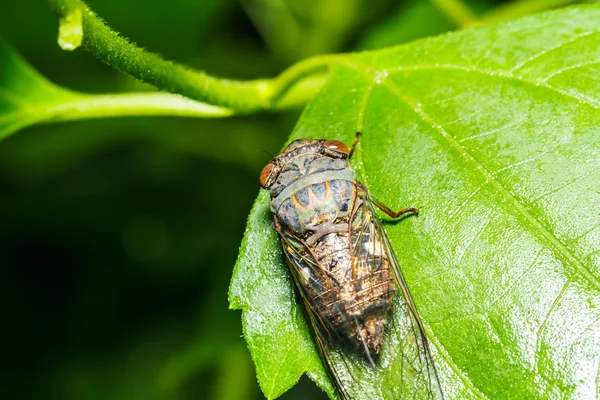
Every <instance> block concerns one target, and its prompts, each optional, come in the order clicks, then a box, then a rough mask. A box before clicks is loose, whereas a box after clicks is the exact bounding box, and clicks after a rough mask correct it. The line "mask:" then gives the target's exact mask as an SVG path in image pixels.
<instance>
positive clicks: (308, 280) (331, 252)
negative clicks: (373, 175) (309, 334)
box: [270, 151, 395, 361]
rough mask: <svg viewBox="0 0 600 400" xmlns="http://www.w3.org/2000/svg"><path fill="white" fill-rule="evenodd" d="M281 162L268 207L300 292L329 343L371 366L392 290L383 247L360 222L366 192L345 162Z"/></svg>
mask: <svg viewBox="0 0 600 400" xmlns="http://www.w3.org/2000/svg"><path fill="white" fill-rule="evenodd" d="M283 161H284V162H283V163H282V164H281V166H280V168H281V170H280V172H279V176H278V178H277V181H276V182H275V183H274V184H273V185H272V186H271V187H270V190H271V198H272V203H271V209H272V211H273V213H274V218H275V228H276V229H277V231H278V232H279V234H280V237H281V239H282V245H283V249H284V252H285V253H286V257H287V260H288V264H290V269H291V270H292V274H293V275H294V278H295V280H296V283H297V285H298V288H299V290H300V292H301V293H300V294H301V295H302V296H303V298H304V300H305V301H306V302H307V303H308V305H309V306H310V307H311V309H312V310H313V311H314V313H315V314H316V315H317V317H318V320H319V325H320V326H319V327H318V328H319V329H320V330H321V331H322V332H324V334H325V335H326V336H327V337H328V339H329V341H330V343H333V344H335V345H345V346H346V347H349V348H350V349H351V350H353V351H354V352H356V353H358V354H363V355H366V356H367V358H368V359H369V360H370V361H373V360H374V359H375V358H376V357H377V355H378V354H379V352H380V349H381V345H382V340H383V335H384V332H385V329H386V324H387V321H388V319H389V314H390V310H391V304H392V293H393V292H394V290H395V286H394V283H393V278H392V272H391V271H390V268H389V267H390V266H389V260H388V259H387V258H386V257H385V256H384V254H385V252H384V251H382V249H381V248H380V247H381V246H383V244H382V243H376V242H374V240H375V238H374V236H373V232H370V231H369V230H368V229H365V225H364V224H363V223H362V216H361V213H362V210H363V209H364V207H363V206H364V204H363V202H364V201H368V200H367V199H366V198H365V197H364V196H363V195H364V194H365V192H364V189H362V186H361V185H360V184H357V182H356V181H355V172H354V171H353V169H352V168H351V167H350V165H349V163H348V161H347V160H346V159H342V158H337V159H336V158H332V157H329V156H326V155H322V154H319V153H318V152H316V151H315V152H311V151H308V152H304V153H301V154H294V155H293V156H288V159H284V160H283ZM357 257H360V258H362V260H361V262H357Z"/></svg>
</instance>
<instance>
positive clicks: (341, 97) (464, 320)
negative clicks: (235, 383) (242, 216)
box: [230, 6, 600, 399]
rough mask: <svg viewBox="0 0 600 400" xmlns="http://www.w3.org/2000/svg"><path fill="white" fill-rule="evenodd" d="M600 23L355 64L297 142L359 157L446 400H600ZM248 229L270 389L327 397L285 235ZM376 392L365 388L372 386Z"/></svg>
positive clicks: (313, 106) (244, 271)
mask: <svg viewBox="0 0 600 400" xmlns="http://www.w3.org/2000/svg"><path fill="white" fill-rule="evenodd" d="M599 39H600V7H598V6H587V7H578V8H570V9H565V10H561V11H555V12H550V13H546V14H542V15H537V16H532V17H528V18H524V19H521V20H518V21H513V22H508V23H503V24H500V25H497V26H492V27H487V28H482V29H476V30H468V31H463V32H460V33H455V34H449V35H445V36H441V37H437V38H433V39H427V40H423V41H419V42H415V43H412V44H409V45H405V46H401V47H396V48H391V49H387V50H381V51H375V52H367V53H359V54H355V55H350V56H348V57H347V58H346V59H344V60H340V61H339V62H338V63H336V64H335V65H334V66H332V69H331V75H330V79H329V81H328V82H327V84H326V85H325V86H324V87H323V89H322V90H321V91H320V93H319V94H318V95H317V96H316V98H315V99H314V100H313V101H312V102H311V103H310V104H309V105H308V106H307V108H306V110H305V112H304V114H303V116H302V118H301V119H300V121H299V122H298V124H297V126H296V129H295V131H294V133H293V134H292V137H291V139H294V138H299V137H323V136H325V137H327V138H336V139H341V140H344V141H345V142H346V143H350V142H351V140H352V138H353V136H354V133H355V132H356V131H357V130H361V131H362V132H363V139H362V140H361V142H360V145H359V149H358V153H357V154H356V155H355V157H354V159H353V164H354V166H355V167H356V168H357V170H358V174H359V177H360V179H361V180H362V181H363V182H364V183H366V184H367V185H368V186H369V188H370V190H371V192H373V193H374V194H375V195H376V196H377V197H378V198H380V199H381V200H383V201H384V202H385V203H386V204H388V205H390V206H391V207H392V208H402V207H407V206H416V207H419V208H420V209H421V211H422V213H421V215H420V216H419V217H418V218H409V219H406V220H404V221H402V222H401V223H397V224H386V230H387V232H388V234H389V237H390V240H391V242H392V245H393V247H394V249H395V251H396V255H397V257H398V260H399V262H400V265H401V266H402V268H403V271H404V273H405V276H406V279H407V281H408V284H409V286H410V288H411V290H412V293H413V296H414V299H415V302H416V304H417V307H418V308H419V310H420V313H421V315H422V317H423V320H424V321H425V324H426V327H427V330H428V333H429V336H430V338H431V341H432V343H433V347H434V353H435V359H436V362H437V364H438V368H439V371H440V379H441V381H442V386H443V389H444V391H445V394H446V396H447V398H449V399H455V398H485V397H488V398H508V397H510V398H528V399H531V398H572V399H581V398H596V397H598V396H600V389H599V388H598V387H599V381H598V379H599V378H598V369H599V361H600V329H599V328H598V326H599V325H600V215H599V214H600V168H599V166H600V81H599V79H598V77H599V76H600V40H599ZM270 220H271V217H270V213H269V209H268V194H267V193H265V192H264V191H261V193H260V195H259V197H258V199H257V201H256V204H255V206H254V208H253V210H252V212H251V214H250V218H249V221H248V228H247V231H246V236H245V238H244V241H243V243H242V248H241V253H240V257H239V260H238V263H237V265H236V268H235V272H234V276H233V280H232V283H231V289H230V303H231V306H232V307H233V308H240V309H242V310H243V314H242V320H243V327H244V335H245V337H246V341H247V343H248V345H249V348H250V352H251V354H252V357H253V359H254V362H255V365H256V370H257V376H258V380H259V382H260V385H261V387H262V389H263V391H264V393H265V395H266V396H267V398H269V399H271V398H275V397H277V396H279V395H280V394H282V393H283V392H285V391H286V390H287V389H289V388H290V387H291V386H293V385H294V384H295V382H296V381H297V380H298V379H299V377H300V376H301V374H302V373H304V372H307V373H308V374H309V376H310V377H311V378H313V379H314V380H316V381H317V383H318V384H319V385H320V386H322V387H324V388H325V389H326V390H327V391H329V392H330V393H331V391H330V386H329V384H328V381H327V377H326V375H325V374H324V371H323V368H322V366H321V364H320V361H319V358H318V354H317V351H316V349H315V347H314V345H313V342H312V340H311V338H310V334H309V331H308V328H307V326H306V323H305V321H304V319H303V316H302V312H301V310H300V305H299V304H298V303H297V302H296V300H295V297H294V291H293V286H292V282H291V280H290V277H289V274H288V271H287V267H286V266H285V264H284V262H283V258H282V255H281V250H280V248H279V245H278V242H277V238H276V234H275V232H274V231H273V230H272V229H271V225H270ZM367 384H368V383H367Z"/></svg>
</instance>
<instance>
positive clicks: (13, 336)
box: [0, 0, 498, 400]
mask: <svg viewBox="0 0 600 400" xmlns="http://www.w3.org/2000/svg"><path fill="white" fill-rule="evenodd" d="M471 3H472V5H473V6H474V8H475V9H476V10H485V9H489V8H490V7H492V5H493V3H494V2H493V1H487V2H482V1H478V2H471ZM496 3H498V2H496ZM89 4H90V6H91V7H92V9H94V10H95V11H96V12H97V13H98V14H99V15H100V16H101V17H102V18H104V19H105V20H106V21H107V22H108V23H109V25H111V26H112V27H113V28H114V29H116V30H117V31H119V32H121V33H122V34H123V35H124V36H126V37H129V38H131V39H132V40H133V41H134V42H136V43H137V44H138V45H140V46H143V47H145V48H147V49H149V50H151V51H154V52H157V53H160V54H162V55H163V56H164V57H165V58H168V59H171V60H174V61H177V62H181V63H183V64H186V65H189V66H192V67H194V68H198V69H203V70H205V71H207V72H209V73H211V74H214V75H217V76H227V77H235V78H240V79H244V78H258V77H270V76H274V75H275V74H277V73H278V72H280V71H281V70H282V69H283V68H285V67H286V66H289V65H290V64H292V63H293V62H294V61H297V60H299V59H302V58H304V57H306V56H309V55H311V54H318V53H324V52H339V51H348V50H352V49H365V48H378V47H385V46H389V45H392V44H398V43H402V42H405V41H408V40H412V39H415V38H418V37H421V36H427V35H432V34H437V33H440V32H443V31H446V30H451V29H455V26H454V24H453V23H452V22H451V21H449V20H448V18H447V17H445V16H444V15H443V14H441V13H440V12H439V11H436V9H435V8H434V7H433V6H432V5H431V3H429V2H428V1H427V0H414V1H410V2H397V1H392V0H376V1H373V0H370V1H368V0H330V1H326V2H322V1H318V0H297V1H291V0H290V1H284V0H282V1H281V2H280V4H286V7H284V8H283V9H278V8H277V7H275V8H269V6H268V4H273V2H269V1H266V0H247V1H233V0H194V1H192V0H172V1H170V2H165V1H159V0H127V1H121V0H119V1H118V0H90V1H89ZM0 34H1V35H2V36H3V37H4V39H6V40H7V41H8V42H9V43H10V44H11V45H12V46H13V47H14V48H15V49H16V50H17V51H18V52H20V53H21V54H22V55H23V56H24V57H25V58H26V59H27V61H28V62H30V63H31V64H32V65H33V66H34V67H35V68H36V69H38V70H39V71H41V72H42V73H43V74H44V75H45V76H47V77H48V78H49V79H50V80H52V81H53V82H55V83H58V84H60V85H63V86H66V87H68V88H71V89H75V90H79V91H84V92H91V93H106V92H122V91H132V90H136V91H139V90H147V89H148V87H147V86H145V85H142V84H140V83H138V82H135V81H133V80H132V79H130V78H128V77H126V76H124V75H122V74H120V73H118V72H116V71H114V70H112V69H111V68H109V67H107V66H105V65H104V64H102V63H101V62H100V61H98V60H96V59H94V58H93V57H92V56H91V55H90V54H88V53H86V52H85V51H83V50H77V51H75V52H65V51H62V50H60V49H59V47H58V46H57V44H56V35H57V19H56V17H55V15H54V14H53V12H52V11H51V9H50V7H49V5H48V4H47V3H46V2H45V1H44V0H20V1H3V2H1V3H0ZM299 112H300V110H295V111H289V112H283V113H277V114H266V113H265V114H260V115H255V116H250V117H235V118H230V119H225V120H201V119H183V118H165V117H161V118H127V119H106V120H91V121H83V122H77V123H68V124H57V125H47V126H38V127H33V128H29V129H25V130H24V131H22V132H18V133H16V134H14V135H13V136H11V137H9V138H8V139H6V140H4V141H2V142H1V143H0V304H1V309H0V311H1V318H2V324H1V325H0V326H1V331H2V336H1V341H0V343H1V344H0V346H1V347H0V354H1V355H2V358H1V363H2V373H1V374H0V377H1V378H0V379H1V381H0V384H1V389H0V390H1V391H2V393H3V394H1V395H0V396H1V397H2V398H7V399H9V398H10V399H77V400H95V399H98V400H100V399H102V400H106V399H110V400H118V399H123V400H125V399H128V400H133V399H144V400H147V399H182V400H184V399H260V398H263V396H262V394H261V392H260V389H259V388H258V385H257V383H256V378H255V375H254V366H253V364H252V361H251V359H250V355H249V352H248V350H247V348H246V346H245V342H244V340H243V338H242V337H241V335H242V331H241V322H240V311H231V310H229V309H228V302H227V290H228V285H229V279H230V276H231V272H232V269H233V265H234V264H235V261H236V257H237V251H238V248H239V245H240V241H241V239H242V235H243V232H244V227H245V223H246V217H247V215H248V212H249V210H250V207H251V205H252V202H253V201H254V198H255V197H256V195H257V193H258V190H259V188H258V175H259V172H260V170H261V168H262V167H263V166H264V165H265V164H266V163H267V162H268V161H269V159H270V156H269V155H268V153H271V154H275V153H277V152H278V150H279V149H281V147H282V146H283V145H284V143H285V141H286V138H287V136H288V135H289V133H290V132H291V130H292V129H293V126H294V123H295V120H296V119H297V118H298V116H299ZM319 396H320V397H323V398H324V397H325V396H324V395H323V394H322V392H320V390H319V389H317V388H316V387H315V386H314V385H313V384H312V383H310V382H309V381H308V380H307V379H306V378H303V379H302V381H301V384H300V385H298V386H296V387H295V388H294V389H293V390H291V391H290V392H288V393H286V394H285V395H284V396H283V398H285V399H306V398H317V397H319Z"/></svg>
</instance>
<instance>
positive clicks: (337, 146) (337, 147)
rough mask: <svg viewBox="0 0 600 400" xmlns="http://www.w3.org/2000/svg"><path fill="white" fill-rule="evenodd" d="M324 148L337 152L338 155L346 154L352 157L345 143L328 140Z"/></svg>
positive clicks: (324, 143)
mask: <svg viewBox="0 0 600 400" xmlns="http://www.w3.org/2000/svg"><path fill="white" fill-rule="evenodd" d="M323 146H325V147H326V148H328V149H329V150H333V151H336V152H338V153H344V154H346V155H350V149H348V146H346V145H345V144H344V143H342V142H340V141H339V140H326V141H325V142H323Z"/></svg>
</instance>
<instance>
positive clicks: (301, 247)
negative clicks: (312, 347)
mask: <svg viewBox="0 0 600 400" xmlns="http://www.w3.org/2000/svg"><path fill="white" fill-rule="evenodd" d="M279 237H280V239H281V242H282V247H283V249H284V251H283V252H284V254H285V257H286V260H287V263H288V266H289V268H290V272H291V274H292V277H293V279H294V283H295V285H296V288H297V294H298V295H299V297H300V300H301V301H302V304H303V306H304V311H305V316H306V318H307V322H308V324H309V326H310V329H311V332H312V334H313V338H314V340H315V344H316V345H317V349H318V351H319V355H320V357H321V361H322V362H323V367H324V368H325V371H326V372H327V375H328V376H329V378H330V380H331V383H332V385H333V387H334V389H335V391H336V393H337V395H338V397H339V398H340V400H352V399H353V397H351V396H350V394H349V393H347V391H346V389H345V384H344V382H343V381H342V379H341V376H340V373H339V367H336V364H337V363H338V362H340V361H341V362H342V363H344V364H345V369H349V366H348V365H347V361H346V360H344V359H343V358H339V357H338V362H336V361H335V360H333V358H332V352H338V351H340V349H341V346H342V340H343V339H342V338H341V337H340V336H339V335H338V333H337V332H336V331H335V329H333V328H332V326H331V324H330V323H329V322H328V321H325V320H324V318H323V317H321V315H320V314H319V313H318V312H317V310H316V309H315V305H314V304H312V303H311V302H310V301H309V293H308V291H309V290H310V289H311V287H310V281H309V280H308V279H307V276H306V273H307V272H306V268H309V269H310V271H311V272H312V273H314V274H315V279H319V275H321V278H324V281H326V282H329V284H331V285H334V284H335V282H334V281H333V280H332V279H331V277H329V275H328V274H327V271H326V269H325V268H322V267H321V266H320V265H319V264H318V262H317V261H316V259H315V257H314V256H313V255H312V253H311V251H310V248H309V246H307V245H306V244H305V243H304V242H303V241H302V240H300V239H298V238H296V237H294V236H293V235H292V234H289V233H287V232H285V231H279ZM326 290H333V287H329V288H328V289H326ZM336 344H338V345H339V347H338V348H335V346H336ZM349 379H353V377H352V376H350V377H349Z"/></svg>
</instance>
